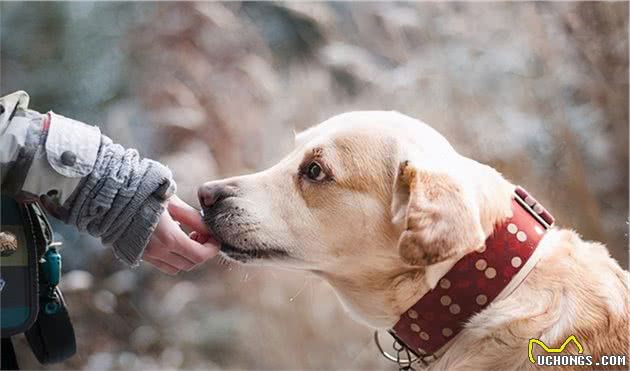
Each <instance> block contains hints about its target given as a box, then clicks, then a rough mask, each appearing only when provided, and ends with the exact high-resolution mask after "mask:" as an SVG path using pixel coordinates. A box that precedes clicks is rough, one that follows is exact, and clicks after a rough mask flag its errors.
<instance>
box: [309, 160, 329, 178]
mask: <svg viewBox="0 0 630 371" xmlns="http://www.w3.org/2000/svg"><path fill="white" fill-rule="evenodd" d="M305 174H306V176H307V177H308V178H309V179H310V180H313V181H316V182H319V181H322V180H324V178H326V173H324V171H323V170H322V167H321V166H319V164H318V163H317V162H311V163H310V164H309V165H308V167H307V168H306V172H305Z"/></svg>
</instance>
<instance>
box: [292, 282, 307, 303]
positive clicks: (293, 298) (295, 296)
mask: <svg viewBox="0 0 630 371" xmlns="http://www.w3.org/2000/svg"><path fill="white" fill-rule="evenodd" d="M308 283H309V282H308V281H307V280H306V279H305V280H304V283H303V284H302V287H300V289H299V290H298V291H297V292H296V293H295V295H293V296H292V297H291V298H290V299H289V302H292V301H293V300H295V298H297V297H298V295H300V294H301V293H302V291H304V288H305V287H306V286H307V285H308Z"/></svg>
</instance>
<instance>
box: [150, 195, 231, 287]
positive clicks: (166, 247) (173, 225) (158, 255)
mask: <svg viewBox="0 0 630 371" xmlns="http://www.w3.org/2000/svg"><path fill="white" fill-rule="evenodd" d="M177 222H179V223H181V224H184V225H186V226H188V227H190V228H191V229H192V232H191V233H190V235H186V233H185V232H184V231H183V230H182V229H181V228H180V226H179V224H178V223H177ZM218 252H219V245H218V243H217V242H216V241H215V240H214V239H213V238H212V236H211V235H210V233H209V232H208V228H207V227H206V226H205V224H204V223H203V220H202V218H201V214H200V213H199V211H198V210H196V209H195V208H193V207H192V206H190V205H188V204H187V203H185V202H184V201H182V200H181V199H180V198H179V197H177V196H172V197H171V198H169V199H168V201H167V205H166V210H164V212H163V213H162V215H161V216H160V221H159V222H158V225H157V226H156V228H155V231H154V232H153V234H152V235H151V239H150V240H149V244H148V245H147V247H146V249H145V250H144V257H143V259H144V260H145V261H147V262H149V263H151V264H152V265H154V266H155V267H156V268H158V269H159V270H160V271H162V272H164V273H167V274H171V275H173V274H177V273H179V272H180V271H181V270H185V271H189V270H191V269H193V268H194V267H196V266H198V265H199V264H201V263H203V262H205V261H206V260H208V259H210V258H213V257H214V256H215V255H217V253H218Z"/></svg>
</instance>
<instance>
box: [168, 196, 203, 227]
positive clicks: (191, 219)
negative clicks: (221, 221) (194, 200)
mask: <svg viewBox="0 0 630 371" xmlns="http://www.w3.org/2000/svg"><path fill="white" fill-rule="evenodd" d="M167 208H168V212H169V214H171V216H172V217H173V219H175V220H177V221H178V222H180V223H182V224H185V225H187V226H189V227H190V228H192V230H194V231H197V232H198V233H200V234H203V235H208V234H210V233H209V232H208V227H207V226H206V225H205V224H204V222H203V219H202V218H201V213H200V212H199V210H197V209H195V208H194V207H192V206H190V205H188V204H187V203H185V202H184V201H182V200H181V199H180V198H179V197H177V196H175V195H173V196H172V197H171V198H169V200H168V205H167Z"/></svg>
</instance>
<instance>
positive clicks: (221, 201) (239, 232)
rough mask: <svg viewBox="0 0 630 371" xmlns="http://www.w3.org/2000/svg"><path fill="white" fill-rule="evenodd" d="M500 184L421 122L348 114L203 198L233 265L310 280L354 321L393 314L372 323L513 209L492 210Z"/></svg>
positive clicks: (217, 184) (213, 186) (207, 189)
mask: <svg viewBox="0 0 630 371" xmlns="http://www.w3.org/2000/svg"><path fill="white" fill-rule="evenodd" d="M500 180H502V178H501V177H500V176H499V175H498V173H496V172H494V171H493V170H492V169H490V168H488V167H486V166H484V165H481V164H479V163H476V162H474V161H472V160H470V159H467V158H465V157H462V156H460V155H459V154H457V152H455V150H454V149H453V148H452V147H451V145H450V144H449V143H448V142H447V141H446V140H445V139H444V138H443V137H442V136H441V135H440V134H438V133H437V132H436V131H435V130H433V129H432V128H430V127H429V126H427V125H425V124H424V123H422V122H420V121H418V120H415V119H412V118H410V117H408V116H405V115H402V114H399V113H396V112H381V111H367V112H351V113H346V114H342V115H339V116H336V117H333V118H332V119H330V120H327V121H325V122H323V123H321V124H319V125H317V126H315V127H312V128H310V129H308V130H306V131H305V132H303V133H301V134H299V135H298V136H297V138H296V147H295V149H294V150H293V152H291V153H290V154H289V155H288V156H286V157H285V158H284V159H283V160H282V161H280V162H279V163H278V164H276V165H275V166H273V167H271V168H269V169H267V170H264V171H262V172H259V173H255V174H251V175H246V176H240V177H235V178H230V179H225V180H221V181H213V182H208V183H206V184H204V185H202V186H201V187H200V189H199V199H200V203H201V205H202V207H203V210H204V217H205V221H206V223H207V224H208V226H209V227H210V229H211V230H212V232H213V234H214V235H215V236H216V238H217V239H218V240H219V241H220V242H221V243H222V247H221V249H222V251H223V253H224V254H225V255H227V256H228V257H230V258H232V259H235V260H238V261H240V262H244V263H249V262H252V263H259V264H267V265H275V266H283V267H289V268H298V269H304V270H309V271H312V272H315V273H317V274H319V275H321V276H323V277H324V278H326V279H328V281H330V282H331V284H332V285H333V287H335V288H336V289H337V292H338V293H339V294H340V297H341V298H342V299H344V300H343V301H344V302H345V303H346V304H347V305H348V306H350V307H351V308H352V309H354V312H358V314H359V315H361V314H364V315H365V316H368V317H370V313H369V312H370V311H371V309H369V308H365V307H366V306H379V305H380V306H388V307H389V308H380V309H379V310H381V311H383V312H382V313H379V314H375V315H372V317H374V316H376V317H386V316H394V315H395V312H396V311H402V310H404V309H405V308H397V307H402V306H404V305H405V303H404V302H403V301H404V300H402V299H399V298H398V297H399V296H401V295H402V296H405V295H407V296H412V295H413V294H411V293H407V294H406V293H401V292H400V291H401V290H403V291H404V289H403V288H402V287H404V286H405V285H406V284H408V283H409V280H411V281H414V285H415V284H417V283H418V282H417V281H418V280H423V282H425V281H426V282H425V284H426V285H427V286H431V285H433V284H434V283H432V282H430V277H429V276H430V268H431V267H434V266H439V265H440V263H444V262H449V261H453V259H456V258H458V257H461V256H462V255H464V254H466V253H468V252H471V251H473V250H474V249H476V248H479V247H481V246H482V245H483V242H484V240H485V238H486V236H487V235H489V234H490V232H491V231H492V227H493V223H494V221H495V220H494V219H495V214H496V212H495V210H494V209H496V210H506V209H507V210H509V197H507V198H506V201H503V202H504V203H505V204H503V205H494V206H493V205H487V204H488V203H489V200H488V198H489V194H488V191H489V192H499V193H501V192H505V191H506V189H508V188H509V187H507V188H506V187H505V184H503V183H501V182H500ZM495 183H496V184H495ZM487 186H490V187H494V189H487V188H486V187H487ZM507 192H509V190H508V191H507ZM427 279H428V280H429V281H427ZM415 291H417V290H415ZM365 297H370V298H371V299H369V301H370V303H363V302H364V301H365V300H366V299H365ZM405 300H410V299H405ZM390 312H391V313H390ZM387 321H389V319H388V320H387ZM377 322H378V321H377ZM385 322H386V321H383V323H385Z"/></svg>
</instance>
